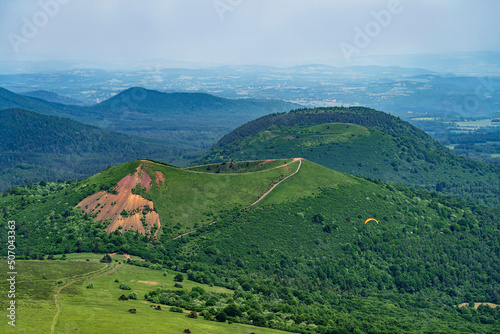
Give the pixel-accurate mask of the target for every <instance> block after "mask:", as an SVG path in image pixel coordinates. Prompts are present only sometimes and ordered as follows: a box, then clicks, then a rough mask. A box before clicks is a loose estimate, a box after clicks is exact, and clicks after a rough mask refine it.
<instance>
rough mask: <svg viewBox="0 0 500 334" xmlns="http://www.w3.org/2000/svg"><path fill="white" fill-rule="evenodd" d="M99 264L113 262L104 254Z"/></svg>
mask: <svg viewBox="0 0 500 334" xmlns="http://www.w3.org/2000/svg"><path fill="white" fill-rule="evenodd" d="M99 262H102V263H111V262H113V259H112V258H111V256H109V254H106V255H104V257H103V258H102V259H100V260H99Z"/></svg>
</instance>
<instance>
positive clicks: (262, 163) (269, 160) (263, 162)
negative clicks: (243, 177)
mask: <svg viewBox="0 0 500 334" xmlns="http://www.w3.org/2000/svg"><path fill="white" fill-rule="evenodd" d="M275 160H276V159H268V160H266V161H262V162H261V163H259V166H262V165H265V164H267V163H268V162H271V161H275Z"/></svg>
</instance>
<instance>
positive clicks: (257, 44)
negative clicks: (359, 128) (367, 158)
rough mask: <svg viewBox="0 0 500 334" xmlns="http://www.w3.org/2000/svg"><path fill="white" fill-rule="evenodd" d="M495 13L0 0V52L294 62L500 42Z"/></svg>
mask: <svg viewBox="0 0 500 334" xmlns="http://www.w3.org/2000/svg"><path fill="white" fill-rule="evenodd" d="M43 3H46V4H47V5H46V6H42V5H41V4H43ZM59 3H60V4H59ZM54 4H57V6H54ZM42 7H45V8H42ZM377 13H378V14H377ZM388 13H389V15H387V14H388ZM499 15H500V1H498V0H476V1H472V0H414V1H411V0H400V1H398V0H384V1H381V0H380V1H379V0H371V1H369V0H141V1H139V0H1V1H0V32H1V36H0V57H1V58H2V59H11V60H40V59H75V60H89V61H106V62H112V61H137V60H148V59H166V60H182V61H192V62H202V63H212V64H213V63H220V64H293V63H295V64H297V63H308V62H310V63H314V62H326V61H330V60H335V61H337V62H340V63H342V62H347V61H348V60H351V59H352V58H355V57H359V56H370V55H380V54H414V53H443V52H455V51H500V20H499V19H498V16H499ZM377 16H378V20H377ZM33 28H34V29H33Z"/></svg>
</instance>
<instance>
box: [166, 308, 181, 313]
mask: <svg viewBox="0 0 500 334" xmlns="http://www.w3.org/2000/svg"><path fill="white" fill-rule="evenodd" d="M169 311H170V312H178V313H182V309H181V308H180V307H179V306H172V307H171V308H170V309H169Z"/></svg>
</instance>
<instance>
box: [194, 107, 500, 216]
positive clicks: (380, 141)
mask: <svg viewBox="0 0 500 334" xmlns="http://www.w3.org/2000/svg"><path fill="white" fill-rule="evenodd" d="M288 156H300V157H304V158H306V159H308V160H311V161H314V162H316V163H318V164H321V165H323V166H326V167H329V168H332V169H335V170H339V171H342V172H346V173H351V174H356V175H362V176H366V177H371V178H377V179H380V180H382V181H387V182H395V183H400V184H403V185H407V186H413V187H418V188H423V189H427V190H437V191H439V192H443V193H445V194H449V195H452V196H456V197H460V198H464V199H467V200H471V201H475V202H477V203H480V204H483V205H488V206H497V207H498V206H500V167H498V166H493V165H488V164H484V163H479V162H475V161H472V160H469V159H465V158H462V157H459V156H458V155H456V154H454V153H453V152H452V151H450V150H449V149H447V148H446V147H444V146H443V145H441V144H440V143H439V142H437V141H435V140H434V139H432V138H431V137H430V136H428V135H427V134H425V133H424V132H423V131H421V130H419V129H417V128H415V127H413V126H412V125H410V124H409V123H407V122H404V121H401V120H399V119H398V118H396V117H394V116H391V115H389V114H385V113H382V112H379V111H375V110H372V109H367V108H359V107H356V108H320V109H301V110H297V111H293V112H290V113H284V114H275V115H269V116H265V117H262V118H259V119H257V120H255V121H253V122H250V123H247V124H245V125H243V126H241V127H239V128H238V129H236V130H234V131H233V132H231V133H229V134H227V135H226V136H224V137H223V138H221V140H220V141H219V142H218V143H217V144H216V145H214V146H213V147H212V149H211V150H210V151H209V152H208V153H207V154H206V155H205V156H203V157H201V158H199V159H197V160H196V162H194V163H211V162H221V161H230V160H235V161H239V160H250V159H272V158H282V157H288Z"/></svg>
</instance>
